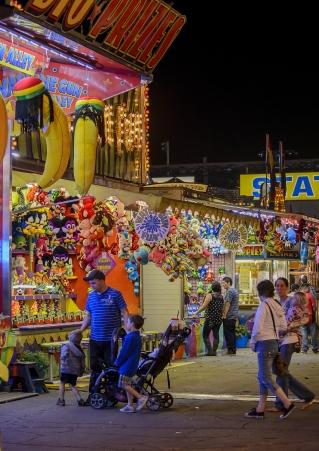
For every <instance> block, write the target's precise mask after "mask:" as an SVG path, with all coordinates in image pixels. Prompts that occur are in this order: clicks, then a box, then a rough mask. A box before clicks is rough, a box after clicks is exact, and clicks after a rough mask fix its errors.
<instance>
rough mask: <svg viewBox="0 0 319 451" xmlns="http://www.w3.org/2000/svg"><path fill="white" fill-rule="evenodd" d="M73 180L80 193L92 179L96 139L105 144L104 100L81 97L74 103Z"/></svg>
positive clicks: (85, 189) (86, 188) (82, 192)
mask: <svg viewBox="0 0 319 451" xmlns="http://www.w3.org/2000/svg"><path fill="white" fill-rule="evenodd" d="M73 127H74V139H73V142H74V144H73V145H74V163H73V171H74V180H75V183H76V186H77V189H78V190H79V193H80V194H86V193H87V192H88V190H89V189H90V186H91V184H92V182H93V179H94V173H95V162H96V149H97V143H98V139H99V138H100V139H101V141H102V143H101V144H102V145H104V144H105V135H104V102H102V101H101V100H99V99H89V98H86V99H81V100H78V101H77V102H76V104H75V120H74V125H73Z"/></svg>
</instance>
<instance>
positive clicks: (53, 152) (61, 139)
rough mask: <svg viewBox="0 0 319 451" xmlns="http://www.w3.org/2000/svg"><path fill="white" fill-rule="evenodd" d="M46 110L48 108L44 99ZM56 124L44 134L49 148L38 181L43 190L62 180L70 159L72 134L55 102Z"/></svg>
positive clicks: (50, 126)
mask: <svg viewBox="0 0 319 451" xmlns="http://www.w3.org/2000/svg"><path fill="white" fill-rule="evenodd" d="M43 104H44V110H45V109H46V108H48V103H47V100H46V99H44V102H43ZM53 114H54V122H51V123H50V125H49V127H48V128H47V129H46V130H45V131H44V132H43V135H44V137H45V140H46V146H47V157H46V160H45V166H44V171H43V174H42V176H41V178H40V179H39V180H38V182H37V183H38V185H39V186H40V187H41V188H46V187H48V186H50V185H52V184H53V183H55V182H56V181H57V180H59V179H60V178H62V176H63V174H64V173H65V171H66V169H67V167H68V163H69V159H70V132H69V124H68V119H67V117H66V115H65V114H64V112H63V110H62V108H61V107H60V105H59V104H58V103H57V102H56V101H55V100H53Z"/></svg>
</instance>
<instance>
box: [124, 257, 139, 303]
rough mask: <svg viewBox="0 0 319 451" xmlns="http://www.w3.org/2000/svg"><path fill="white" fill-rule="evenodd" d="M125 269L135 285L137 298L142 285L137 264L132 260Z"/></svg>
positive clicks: (126, 264)
mask: <svg viewBox="0 0 319 451" xmlns="http://www.w3.org/2000/svg"><path fill="white" fill-rule="evenodd" d="M125 269H126V271H127V274H128V278H129V279H130V281H131V282H133V285H134V294H135V296H138V295H139V292H140V283H139V274H138V270H137V264H136V263H135V262H133V261H131V260H129V261H127V262H126V263H125Z"/></svg>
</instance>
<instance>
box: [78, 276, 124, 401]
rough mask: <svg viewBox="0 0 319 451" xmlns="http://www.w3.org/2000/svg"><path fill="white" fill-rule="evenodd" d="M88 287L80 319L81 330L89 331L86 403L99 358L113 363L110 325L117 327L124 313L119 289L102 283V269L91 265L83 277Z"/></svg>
mask: <svg viewBox="0 0 319 451" xmlns="http://www.w3.org/2000/svg"><path fill="white" fill-rule="evenodd" d="M84 280H85V281H88V282H89V283H90V286H91V288H92V291H91V292H90V293H89V296H88V299H87V304H86V308H85V310H86V313H87V314H86V316H85V318H84V320H83V322H82V326H81V329H80V330H81V332H83V331H84V330H85V329H87V328H88V327H90V328H91V332H90V345H89V350H90V368H91V377H90V386H89V392H90V394H89V398H88V399H87V401H86V404H87V405H89V404H90V395H91V393H92V392H93V388H94V385H95V382H96V379H97V377H98V376H99V374H100V372H101V370H102V362H104V363H105V365H106V366H110V365H112V363H113V355H112V349H113V347H112V334H113V331H114V329H117V328H119V327H121V324H122V317H123V320H124V322H126V318H127V316H128V311H127V306H126V302H125V300H124V298H123V296H122V293H121V292H120V291H118V290H116V289H115V288H112V287H109V286H107V285H106V283H105V275H104V273H103V272H102V271H99V270H97V269H94V270H93V271H91V272H90V273H89V274H88V275H87V276H86V277H84Z"/></svg>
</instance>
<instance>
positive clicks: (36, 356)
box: [18, 351, 49, 371]
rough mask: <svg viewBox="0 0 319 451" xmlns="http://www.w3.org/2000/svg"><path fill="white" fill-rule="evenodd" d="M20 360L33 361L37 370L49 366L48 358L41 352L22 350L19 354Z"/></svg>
mask: <svg viewBox="0 0 319 451" xmlns="http://www.w3.org/2000/svg"><path fill="white" fill-rule="evenodd" d="M18 360H19V361H20V362H34V363H35V364H36V365H37V367H38V368H39V370H43V371H45V370H46V369H47V368H48V367H49V359H48V356H47V355H46V354H42V353H41V352H32V351H23V352H22V353H21V354H20V355H19V356H18Z"/></svg>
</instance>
